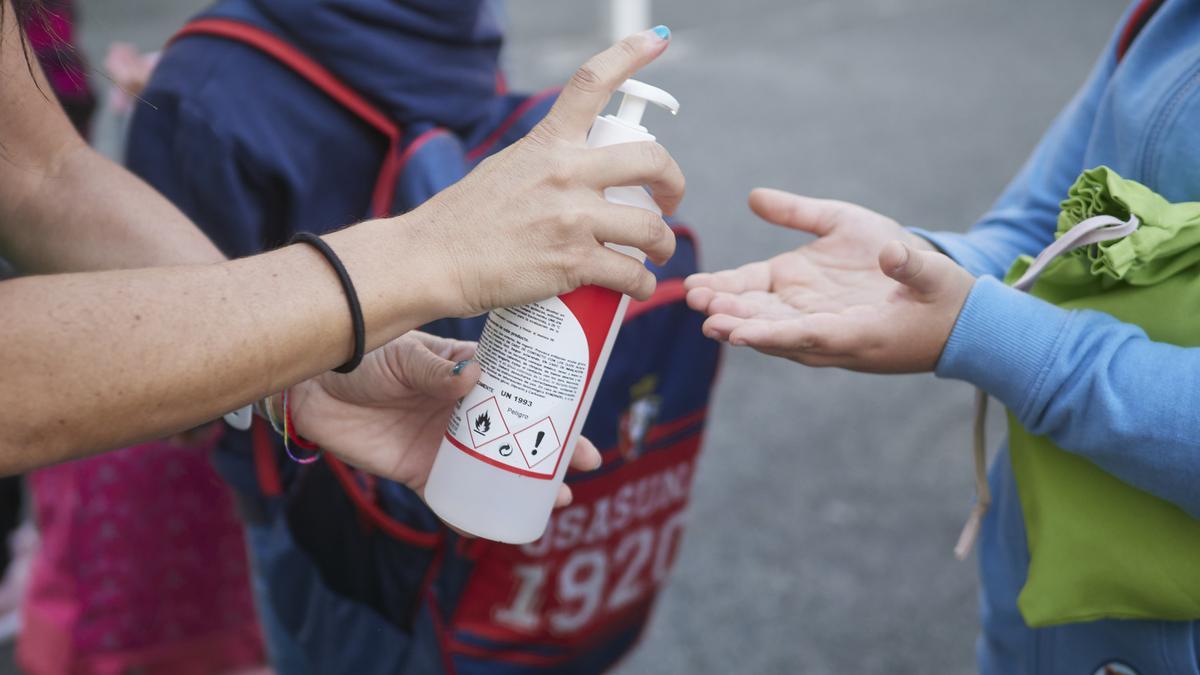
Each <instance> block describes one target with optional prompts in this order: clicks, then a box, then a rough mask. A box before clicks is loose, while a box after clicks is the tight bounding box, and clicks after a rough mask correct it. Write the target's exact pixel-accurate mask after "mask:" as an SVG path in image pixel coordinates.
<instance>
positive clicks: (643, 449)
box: [175, 18, 719, 675]
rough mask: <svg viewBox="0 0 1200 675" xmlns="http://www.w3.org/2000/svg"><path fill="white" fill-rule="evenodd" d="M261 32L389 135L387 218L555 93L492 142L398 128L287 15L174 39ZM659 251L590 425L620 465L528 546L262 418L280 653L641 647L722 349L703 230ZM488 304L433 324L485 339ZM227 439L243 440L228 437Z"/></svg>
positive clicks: (374, 659) (357, 673)
mask: <svg viewBox="0 0 1200 675" xmlns="http://www.w3.org/2000/svg"><path fill="white" fill-rule="evenodd" d="M191 35H204V36H208V37H219V38H225V39H229V40H233V41H236V42H238V43H241V44H243V45H248V46H251V47H253V48H255V49H257V50H259V51H261V52H263V53H265V54H267V55H269V56H271V57H272V58H274V59H275V60H277V61H278V62H279V63H281V64H282V65H283V66H285V67H287V68H288V69H290V70H292V71H293V72H295V73H297V74H298V75H300V76H302V77H303V78H305V79H306V80H307V81H308V82H309V83H311V84H312V85H313V86H314V87H316V88H318V89H319V90H321V91H323V92H324V93H325V94H327V95H328V96H329V97H330V98H332V99H333V100H335V101H337V102H338V103H340V104H341V106H342V107H343V108H345V110H346V111H347V112H348V113H349V114H353V115H355V116H357V117H358V118H359V119H361V120H362V121H364V122H365V123H367V124H369V125H371V127H373V128H375V129H376V130H378V131H379V133H380V136H381V139H382V140H384V141H386V142H387V144H388V151H387V154H386V155H385V157H386V159H385V161H384V164H383V166H382V167H381V169H380V172H379V178H378V181H377V183H376V187H375V190H374V194H373V197H372V203H371V205H370V215H373V216H379V215H386V214H388V213H398V212H403V211H405V210H408V209H411V208H413V207H415V206H417V205H419V204H421V203H422V202H423V201H425V200H426V199H428V198H429V197H431V196H432V195H434V194H436V193H437V192H438V191H439V190H441V189H443V188H445V187H446V186H448V185H450V184H452V183H453V182H455V181H456V180H458V179H460V178H461V177H462V176H464V175H465V174H466V173H467V172H468V171H469V170H470V169H471V168H472V167H473V166H474V165H475V164H477V163H478V162H479V161H481V160H483V159H484V158H486V157H487V156H488V155H489V154H491V153H493V152H495V151H497V150H499V149H502V148H504V147H506V146H507V145H508V144H510V143H512V142H514V141H516V140H517V139H519V138H521V137H522V136H524V135H525V134H526V133H527V132H528V131H529V130H530V129H531V128H532V127H533V125H535V124H536V123H537V121H538V120H540V119H541V118H542V116H543V115H545V113H546V111H547V110H549V107H550V105H551V104H552V103H553V100H554V94H555V93H556V92H554V91H549V92H543V93H542V94H538V95H535V96H530V97H516V96H513V95H511V94H505V93H504V92H503V90H502V83H498V92H497V95H498V96H507V97H509V98H511V99H512V106H511V108H512V109H511V114H510V115H509V116H508V118H507V119H506V120H504V121H503V122H502V123H500V124H499V125H498V126H497V127H496V128H495V129H494V130H493V131H492V133H491V134H490V135H488V136H487V137H486V139H485V140H484V141H483V142H482V143H480V144H478V145H476V146H475V147H471V148H467V147H464V144H463V142H462V141H461V140H460V139H459V138H458V137H457V136H456V135H455V134H454V133H452V132H451V131H449V130H446V129H442V128H437V127H432V126H431V127H430V128H409V129H403V130H402V129H400V128H398V127H397V126H396V125H395V124H393V123H392V122H391V121H389V120H388V119H387V117H386V116H384V115H383V114H382V113H380V112H379V111H378V110H377V109H376V108H375V107H374V106H372V105H371V104H370V103H369V102H368V101H367V100H366V99H364V98H363V97H361V96H360V95H359V94H357V93H356V92H354V91H351V90H350V89H349V88H347V87H346V86H345V85H343V84H342V83H341V82H339V81H338V80H337V78H335V77H334V76H333V75H332V74H331V73H330V72H329V71H327V70H326V69H325V68H323V67H322V66H321V65H320V64H318V63H316V62H314V61H313V60H311V59H310V58H309V57H307V56H306V55H305V54H303V53H301V52H300V51H299V50H297V49H295V48H294V47H293V46H291V45H290V44H288V43H287V42H285V41H284V40H282V39H281V38H280V37H278V36H277V35H275V34H274V33H272V32H269V31H267V30H264V29H262V28H259V27H257V26H253V25H250V24H248V23H244V22H240V21H235V20H231V19H226V18H202V19H198V20H196V21H194V22H192V23H190V24H189V25H188V26H186V27H185V28H184V29H183V31H181V32H180V33H179V34H178V35H177V36H176V38H175V39H176V40H178V39H183V38H186V37H187V36H191ZM675 231H676V234H677V235H678V239H679V246H678V252H677V253H676V255H675V257H674V258H673V259H672V260H671V262H670V263H668V264H667V265H665V266H662V267H651V269H652V270H653V271H654V273H655V274H656V275H657V276H658V279H659V285H658V290H657V291H656V292H655V294H654V296H653V297H652V298H650V299H649V300H647V301H645V302H634V303H632V304H631V305H630V308H629V312H628V315H627V316H626V319H625V324H624V327H623V328H622V330H621V334H620V336H619V338H618V339H617V342H616V345H615V347H614V349H613V353H612V358H611V360H610V362H609V365H608V369H607V371H606V373H605V375H604V378H603V380H602V381H601V383H600V389H599V391H598V393H597V396H596V399H595V404H594V405H593V408H592V411H591V414H590V416H589V417H588V420H587V425H586V426H585V428H584V433H585V434H586V435H587V436H588V437H589V438H591V439H592V440H593V441H594V442H595V443H596V445H597V447H599V448H601V449H602V452H603V456H604V466H603V467H602V468H601V469H600V470H598V471H595V472H590V473H586V474H574V473H572V474H569V475H568V476H567V481H568V482H569V483H570V484H571V486H572V488H573V490H574V493H575V501H574V502H573V503H572V504H571V506H569V507H567V508H565V509H562V510H560V511H557V512H555V514H554V515H553V517H552V519H551V522H550V525H549V527H548V529H547V531H546V534H545V535H544V536H543V537H542V538H541V539H540V540H538V541H537V542H534V543H532V544H529V545H526V546H510V545H505V544H497V543H494V542H488V541H483V540H473V539H467V538H463V537H460V536H458V535H456V534H454V533H453V532H451V531H450V530H448V529H447V528H446V527H445V526H444V525H443V524H442V523H441V522H440V521H439V520H438V519H437V518H436V517H435V516H434V515H433V513H432V512H431V511H430V510H429V509H428V508H427V507H426V506H425V504H424V503H423V502H422V501H421V500H420V499H419V498H418V497H417V496H416V495H415V494H414V493H413V492H412V491H410V490H408V489H407V488H405V487H404V486H401V485H398V484H395V483H392V482H389V481H382V480H376V479H374V478H372V477H370V476H366V475H363V474H361V473H359V472H357V471H354V470H352V469H350V468H349V467H347V466H345V465H344V464H342V463H340V462H338V461H337V460H336V459H334V458H332V457H329V456H328V455H326V456H325V459H324V460H323V461H321V462H318V463H315V464H311V465H306V466H300V465H296V464H294V463H291V462H288V461H286V459H285V458H284V455H283V454H282V449H281V447H280V446H279V444H278V442H277V440H276V439H275V438H274V435H273V433H272V432H270V431H269V430H268V429H267V427H266V426H265V425H262V424H260V423H258V422H256V425H255V427H254V428H253V429H252V432H251V433H252V435H253V439H254V443H253V448H254V450H253V455H252V457H248V456H244V455H243V456H221V457H218V460H217V461H218V466H219V467H220V469H221V470H222V473H223V474H224V475H225V476H226V477H227V479H228V480H229V481H230V483H231V484H232V485H233V486H234V488H235V491H236V492H237V493H238V495H239V503H240V504H241V505H242V508H243V513H244V515H245V518H246V521H247V531H248V539H249V541H250V548H251V553H252V557H253V562H254V568H255V580H254V582H255V585H256V588H255V591H256V594H257V597H258V599H259V604H260V607H259V609H260V614H261V617H262V621H263V624H264V629H265V633H266V637H267V641H268V646H269V649H270V651H271V653H272V659H273V661H274V664H275V667H276V668H277V670H279V672H281V673H283V674H284V675H292V674H293V673H296V674H300V673H320V674H328V673H347V674H349V673H353V674H354V675H365V674H369V673H387V674H393V673H401V672H403V673H437V672H447V673H483V672H487V673H510V672H511V673H518V672H520V673H551V672H553V673H595V672H602V671H604V670H606V669H608V668H609V667H611V666H612V665H613V664H614V663H615V662H616V661H617V660H618V659H620V658H621V657H622V656H623V655H625V654H626V653H628V652H629V650H630V649H631V648H632V647H633V646H634V645H635V644H636V642H637V640H638V638H639V636H640V635H641V633H642V631H643V629H644V628H645V625H646V623H647V621H648V618H649V616H650V611H651V608H652V606H653V604H654V601H655V598H656V597H657V596H658V593H659V592H660V590H661V589H662V587H663V584H664V583H665V582H666V580H667V578H668V576H669V573H670V570H671V567H672V564H673V562H674V559H675V555H676V552H677V551H678V548H679V543H680V540H681V537H682V535H683V531H684V528H685V524H686V514H687V505H688V499H689V495H690V490H691V486H692V483H693V476H694V473H695V470H696V462H697V459H698V455H699V452H700V445H701V440H702V435H703V430H704V426H705V418H706V415H707V412H708V405H709V399H710V395H711V391H712V386H713V383H714V380H715V377H716V372H717V365H718V357H719V348H718V346H717V344H716V343H715V342H713V341H711V340H707V339H705V338H704V337H703V336H702V335H701V333H700V325H701V323H702V320H703V317H701V316H700V315H699V314H697V313H695V312H692V311H690V310H689V309H688V308H687V306H686V304H685V303H684V289H683V279H684V277H686V276H687V275H688V274H690V273H692V272H695V271H696V270H697V269H698V263H697V253H696V242H695V237H694V236H693V235H692V234H691V233H690V232H689V231H688V230H687V229H686V228H683V227H679V226H676V228H675ZM483 321H484V318H483V317H478V318H475V319H463V320H442V321H438V322H436V323H434V324H432V325H430V326H427V327H426V328H425V329H426V330H428V331H429V332H432V333H436V334H439V335H444V336H448V337H456V338H460V339H471V340H474V339H477V338H478V336H479V333H480V331H481V330H482V327H483ZM226 454H227V455H229V454H232V453H226Z"/></svg>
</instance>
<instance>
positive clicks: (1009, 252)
mask: <svg viewBox="0 0 1200 675" xmlns="http://www.w3.org/2000/svg"><path fill="white" fill-rule="evenodd" d="M1103 53H1104V54H1105V56H1103V57H1102V58H1101V59H1100V60H1099V62H1098V63H1097V64H1096V65H1095V67H1094V68H1093V69H1092V73H1091V75H1090V76H1089V77H1088V80H1087V82H1086V83H1085V84H1084V85H1083V87H1082V88H1081V89H1080V90H1079V91H1078V92H1077V93H1076V94H1075V97H1074V98H1072V99H1071V102H1070V103H1068V104H1067V106H1066V107H1065V108H1063V110H1062V111H1061V112H1060V113H1059V114H1058V117H1057V118H1055V120H1054V123H1053V124H1052V125H1051V126H1050V128H1049V129H1048V130H1047V131H1046V133H1045V134H1044V135H1043V136H1042V139H1041V141H1040V142H1039V143H1038V145H1037V148H1036V149H1034V151H1033V154H1031V155H1030V156H1029V158H1028V159H1027V160H1026V161H1025V165H1024V166H1023V167H1021V170H1020V172H1019V173H1018V174H1017V175H1016V176H1015V177H1014V178H1013V180H1012V182H1010V183H1009V185H1008V187H1007V188H1006V189H1005V190H1004V192H1003V193H1002V194H1001V195H1000V198H999V199H997V200H996V203H995V204H994V205H993V206H992V208H991V210H989V211H988V212H987V213H986V214H984V216H983V218H982V219H980V221H979V222H978V223H976V224H975V226H974V227H972V228H971V231H970V232H968V233H967V234H960V233H956V232H931V231H927V230H922V229H919V228H912V229H913V232H915V233H916V234H918V235H920V236H921V237H924V238H925V239H927V240H929V241H930V242H931V243H933V245H934V246H937V247H938V248H939V249H941V250H942V252H943V253H945V254H946V255H948V256H950V257H951V258H953V259H954V260H955V261H956V262H958V264H960V265H962V266H963V267H964V268H966V269H967V271H969V272H970V273H971V274H973V275H975V276H983V275H990V276H994V277H997V278H1004V274H1005V272H1007V271H1008V268H1009V267H1011V266H1012V264H1013V261H1015V260H1016V259H1017V257H1018V256H1020V255H1021V254H1029V255H1036V254H1037V253H1038V252H1040V251H1041V250H1042V249H1043V248H1045V247H1046V246H1048V245H1049V244H1050V243H1051V242H1052V241H1054V231H1055V229H1056V227H1057V219H1058V211H1059V203H1060V202H1061V201H1062V199H1063V197H1065V196H1066V194H1067V188H1069V187H1071V184H1072V183H1074V182H1075V179H1076V178H1077V177H1078V176H1079V173H1080V172H1081V171H1083V170H1084V169H1085V168H1087V167H1084V166H1083V162H1084V155H1085V153H1086V151H1087V146H1088V141H1089V139H1090V138H1091V135H1092V129H1093V126H1094V124H1095V117H1096V110H1097V108H1098V107H1099V105H1100V100H1101V97H1102V96H1103V94H1104V88H1105V84H1106V82H1107V81H1108V78H1109V77H1110V76H1111V74H1112V70H1113V68H1114V66H1115V62H1114V57H1113V56H1112V53H1113V50H1112V49H1105V50H1104V52H1103Z"/></svg>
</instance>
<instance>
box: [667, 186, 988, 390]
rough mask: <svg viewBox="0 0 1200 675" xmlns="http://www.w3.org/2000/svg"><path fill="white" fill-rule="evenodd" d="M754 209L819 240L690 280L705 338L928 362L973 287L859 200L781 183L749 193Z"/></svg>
mask: <svg viewBox="0 0 1200 675" xmlns="http://www.w3.org/2000/svg"><path fill="white" fill-rule="evenodd" d="M750 206H751V208H752V209H753V210H754V211H755V213H757V214H758V215H759V216H761V217H762V218H763V219H765V220H767V221H769V222H772V223H776V224H779V225H784V226H786V227H791V228H793V229H798V230H802V231H805V232H809V233H811V234H815V235H817V239H816V240H815V241H813V242H811V243H809V244H807V245H804V246H801V247H799V248H797V249H795V250H792V251H788V252H786V253H783V254H781V255H778V256H775V257H774V258H771V259H769V260H764V261H760V262H755V263H750V264H748V265H743V266H742V267H740V268H737V269H735V270H727V271H724V272H718V273H716V274H698V275H694V276H692V277H691V278H689V279H688V281H687V287H688V289H689V290H688V304H689V305H691V306H692V308H694V309H697V310H699V311H702V312H705V313H707V314H709V315H710V317H709V319H708V320H707V321H706V322H705V324H704V330H705V333H706V334H707V335H709V336H710V337H713V338H716V339H720V340H729V341H730V342H732V343H733V344H735V345H747V346H750V347H754V348H755V349H758V350H759V351H763V352H766V353H768V354H772V355H776V356H784V357H787V358H791V359H794V360H796V361H799V362H801V363H805V364H808V365H814V366H839V367H846V368H852V369H857V370H869V371H885V372H896V371H912V370H928V369H930V368H932V367H933V365H934V364H935V363H936V360H937V357H938V356H939V355H940V353H941V349H942V346H943V345H944V344H945V340H946V337H948V335H949V332H950V329H951V328H952V327H953V324H954V319H955V318H956V317H957V314H958V310H959V309H960V308H961V306H962V302H963V300H965V298H966V294H967V292H968V291H969V290H970V286H971V283H972V280H971V277H970V275H969V274H967V273H966V272H965V271H963V270H962V269H961V268H959V267H958V266H957V265H954V263H953V262H952V261H950V260H949V259H948V258H946V257H945V256H942V255H940V254H937V253H934V252H932V247H931V246H930V245H929V244H928V243H927V242H925V241H924V240H922V239H920V238H919V237H916V236H915V235H913V234H911V233H909V232H908V231H907V230H905V229H904V228H902V227H901V226H900V225H899V224H898V223H896V221H894V220H892V219H890V218H887V217H886V216H882V215H880V214H878V213H875V212H874V211H871V210H869V209H865V208H863V207H861V206H857V205H854V204H848V203H845V202H837V201H830V200H820V199H811V198H807V197H800V196H797V195H791V194H788V193H785V192H780V191H777V190H755V191H754V192H753V193H751V196H750ZM912 249H918V250H916V251H914V250H912Z"/></svg>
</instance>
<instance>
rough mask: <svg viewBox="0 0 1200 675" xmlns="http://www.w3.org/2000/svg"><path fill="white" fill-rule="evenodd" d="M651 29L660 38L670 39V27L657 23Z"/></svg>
mask: <svg viewBox="0 0 1200 675" xmlns="http://www.w3.org/2000/svg"><path fill="white" fill-rule="evenodd" d="M653 30H654V34H655V35H657V36H658V38H659V39H660V40H670V39H671V29H670V28H667V27H666V26H664V25H662V24H659V25H657V26H655V27H654V29H653Z"/></svg>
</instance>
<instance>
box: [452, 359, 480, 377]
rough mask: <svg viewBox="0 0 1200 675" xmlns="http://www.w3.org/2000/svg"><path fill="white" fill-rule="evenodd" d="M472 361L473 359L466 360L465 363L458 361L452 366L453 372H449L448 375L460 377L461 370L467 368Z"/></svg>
mask: <svg viewBox="0 0 1200 675" xmlns="http://www.w3.org/2000/svg"><path fill="white" fill-rule="evenodd" d="M474 360H475V359H467V360H465V361H459V362H458V363H456V364H454V370H451V371H450V374H451V375H462V371H463V368H466V367H467V366H469V365H470V364H471V362H472V361H474Z"/></svg>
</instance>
